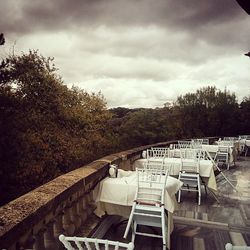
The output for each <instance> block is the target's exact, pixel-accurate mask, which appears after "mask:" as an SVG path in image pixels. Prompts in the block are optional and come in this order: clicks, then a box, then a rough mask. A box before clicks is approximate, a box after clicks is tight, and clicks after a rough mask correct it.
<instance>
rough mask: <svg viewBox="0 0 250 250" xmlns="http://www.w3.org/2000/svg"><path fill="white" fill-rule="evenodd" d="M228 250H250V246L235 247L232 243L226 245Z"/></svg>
mask: <svg viewBox="0 0 250 250" xmlns="http://www.w3.org/2000/svg"><path fill="white" fill-rule="evenodd" d="M225 249H226V250H250V246H233V245H232V244H231V243H227V244H226V245H225Z"/></svg>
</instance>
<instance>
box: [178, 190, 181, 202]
mask: <svg viewBox="0 0 250 250" xmlns="http://www.w3.org/2000/svg"><path fill="white" fill-rule="evenodd" d="M178 202H181V188H180V189H179V191H178Z"/></svg>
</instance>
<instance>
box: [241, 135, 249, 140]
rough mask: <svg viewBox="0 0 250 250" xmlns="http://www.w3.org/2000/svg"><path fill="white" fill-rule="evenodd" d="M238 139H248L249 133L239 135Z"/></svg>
mask: <svg viewBox="0 0 250 250" xmlns="http://www.w3.org/2000/svg"><path fill="white" fill-rule="evenodd" d="M239 139H250V135H239Z"/></svg>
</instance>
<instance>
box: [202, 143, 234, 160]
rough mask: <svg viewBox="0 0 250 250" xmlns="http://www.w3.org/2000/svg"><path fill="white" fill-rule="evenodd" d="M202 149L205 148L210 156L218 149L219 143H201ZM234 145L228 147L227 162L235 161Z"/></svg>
mask: <svg viewBox="0 0 250 250" xmlns="http://www.w3.org/2000/svg"><path fill="white" fill-rule="evenodd" d="M202 149H203V150H206V151H207V152H208V153H210V154H211V156H213V155H215V154H216V153H217V152H218V150H219V145H202ZM235 150H236V148H235V147H229V163H233V162H234V161H235V154H236V152H235Z"/></svg>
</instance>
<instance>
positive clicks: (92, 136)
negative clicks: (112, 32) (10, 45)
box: [0, 51, 111, 202]
mask: <svg viewBox="0 0 250 250" xmlns="http://www.w3.org/2000/svg"><path fill="white" fill-rule="evenodd" d="M1 65H2V67H1V68H0V76H1V77H0V116H1V121H0V132H1V135H2V136H1V138H0V147H1V148H0V149H1V154H0V161H1V170H0V178H1V184H0V185H1V187H0V190H1V191H0V192H1V194H0V195H1V201H2V202H4V201H7V200H9V199H12V198H14V197H16V196H18V195H20V194H22V193H24V192H27V191H28V190H30V189H32V188H34V187H36V186H39V185H41V184H43V183H44V182H47V181H49V180H50V179H52V178H54V177H56V176H57V175H59V174H61V173H64V172H67V171H70V170H72V169H74V168H76V167H79V165H80V164H83V163H86V162H88V161H91V160H93V159H95V158H98V157H100V156H102V155H103V154H105V153H106V152H107V150H109V148H110V147H111V146H109V144H110V137H108V136H107V135H106V133H105V129H106V127H107V124H108V122H107V121H108V120H109V119H110V118H111V114H110V112H109V111H108V110H107V107H106V102H105V100H104V97H103V96H102V95H101V93H98V94H88V93H87V92H85V91H83V90H79V89H77V88H72V89H69V88H67V86H66V85H64V84H63V81H62V79H61V78H60V77H59V76H58V75H57V74H56V69H55V67H54V65H53V59H52V58H44V57H43V56H41V55H39V54H38V53H37V51H30V52H29V53H28V54H22V55H19V56H16V55H12V56H10V57H8V58H7V59H5V60H4V61H3V62H2V64H1Z"/></svg>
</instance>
